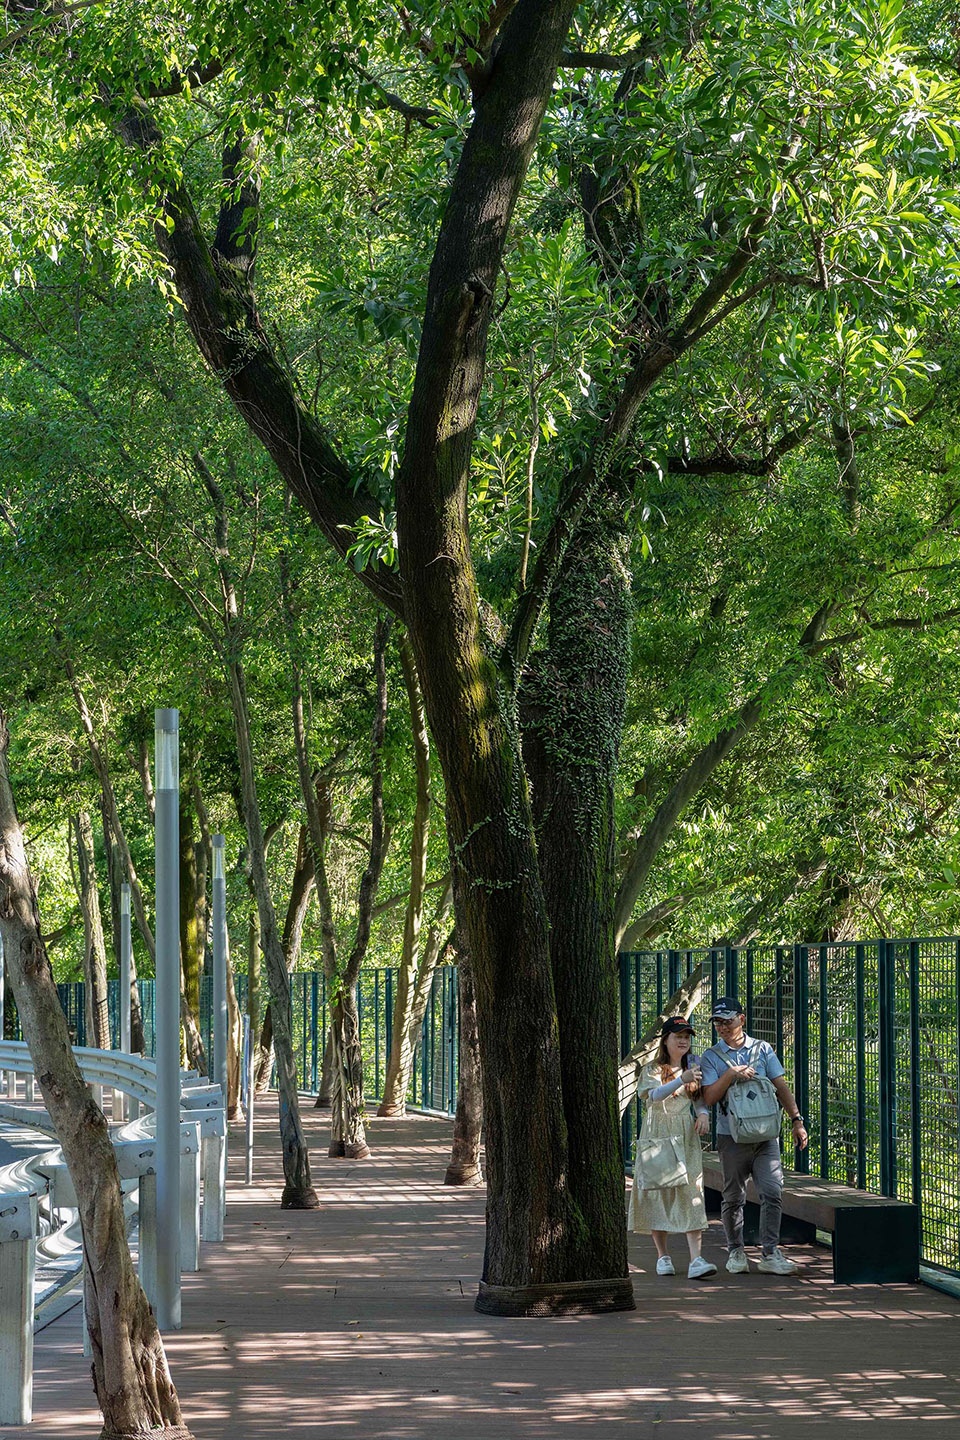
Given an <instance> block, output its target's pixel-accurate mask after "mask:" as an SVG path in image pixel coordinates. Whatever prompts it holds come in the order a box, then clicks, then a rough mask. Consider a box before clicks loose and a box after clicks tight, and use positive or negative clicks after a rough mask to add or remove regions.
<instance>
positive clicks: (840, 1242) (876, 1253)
mask: <svg viewBox="0 0 960 1440" xmlns="http://www.w3.org/2000/svg"><path fill="white" fill-rule="evenodd" d="M833 1278H834V1281H835V1282H836V1283H837V1284H838V1285H883V1284H896V1283H900V1284H909V1283H911V1282H913V1281H915V1280H919V1278H920V1213H919V1211H918V1210H917V1209H916V1208H915V1207H913V1206H906V1205H896V1206H895V1205H891V1206H890V1207H889V1208H886V1207H884V1206H876V1207H873V1206H870V1207H866V1206H865V1207H863V1208H860V1209H858V1208H856V1207H855V1206H850V1207H849V1208H838V1209H837V1211H836V1229H835V1230H834V1232H833Z"/></svg>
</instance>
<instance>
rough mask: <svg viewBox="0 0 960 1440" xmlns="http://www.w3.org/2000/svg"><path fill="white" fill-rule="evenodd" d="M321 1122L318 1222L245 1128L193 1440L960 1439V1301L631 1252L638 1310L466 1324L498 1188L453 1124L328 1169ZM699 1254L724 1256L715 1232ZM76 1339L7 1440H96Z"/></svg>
mask: <svg viewBox="0 0 960 1440" xmlns="http://www.w3.org/2000/svg"><path fill="white" fill-rule="evenodd" d="M304 1119H305V1123H306V1125H307V1126H308V1129H309V1133H310V1136H311V1144H312V1146H313V1154H312V1162H313V1164H314V1169H315V1179H316V1182H317V1184H318V1187H319V1190H320V1195H321V1202H322V1208H321V1209H320V1210H319V1211H285V1212H284V1211H281V1210H280V1209H279V1194H280V1186H279V1184H278V1177H279V1161H278V1154H277V1151H278V1142H277V1140H276V1137H275V1131H274V1124H275V1122H274V1116H273V1112H272V1109H270V1108H269V1107H268V1106H267V1105H264V1106H263V1107H262V1108H261V1113H260V1115H259V1116H258V1120H257V1133H258V1153H257V1156H256V1164H255V1170H254V1174H255V1184H254V1186H253V1187H251V1188H250V1189H249V1190H248V1189H246V1187H244V1186H243V1185H242V1184H241V1183H239V1182H240V1179H241V1176H242V1155H241V1153H240V1140H241V1133H240V1131H239V1129H238V1128H236V1127H235V1128H234V1131H233V1134H232V1137H231V1140H232V1145H233V1151H232V1154H231V1183H230V1187H229V1205H230V1209H229V1211H228V1216H227V1229H226V1238H225V1241H224V1243H223V1244H222V1245H212V1244H205V1245H204V1247H203V1258H202V1269H201V1270H200V1271H199V1272H198V1273H196V1274H189V1275H186V1276H185V1277H184V1296H183V1316H184V1329H183V1330H182V1331H180V1332H179V1333H177V1334H173V1335H168V1336H167V1337H166V1343H167V1351H168V1355H169V1359H170V1366H171V1369H172V1371H173V1375H174V1378H175V1381H176V1384H177V1387H178V1389H179V1392H180V1396H181V1401H182V1404H183V1408H184V1412H185V1416H186V1418H187V1419H188V1421H189V1423H190V1425H191V1427H192V1429H193V1432H194V1434H195V1436H196V1437H197V1440H270V1437H274V1436H276V1437H285V1436H288V1437H293V1440H311V1437H326V1436H330V1437H331V1440H332V1437H337V1440H354V1437H356V1440H374V1437H377V1440H476V1437H477V1436H478V1435H482V1436H483V1437H485V1440H514V1437H516V1440H556V1437H557V1436H569V1437H571V1440H574V1437H581V1436H582V1437H595V1440H601V1437H603V1440H613V1437H616V1440H620V1437H621V1435H623V1434H626V1435H628V1436H629V1435H634V1434H636V1435H638V1436H640V1435H648V1434H649V1435H650V1436H654V1437H656V1440H663V1436H664V1433H665V1431H667V1430H669V1429H670V1428H671V1427H676V1429H677V1431H678V1433H680V1432H682V1434H684V1435H691V1436H692V1435H693V1433H694V1432H698V1440H766V1437H769V1440H792V1437H794V1436H796V1437H800V1436H801V1435H806V1434H807V1433H808V1432H809V1431H810V1430H814V1429H815V1430H817V1431H818V1433H819V1432H822V1433H823V1434H824V1436H825V1437H826V1435H828V1434H832V1433H833V1431H834V1430H835V1429H836V1428H837V1427H838V1426H841V1425H842V1426H843V1429H844V1434H845V1437H846V1440H850V1436H851V1435H855V1436H857V1437H858V1440H859V1437H862V1440H867V1436H868V1433H869V1440H894V1435H895V1433H896V1436H897V1440H902V1427H903V1424H904V1422H905V1421H907V1422H911V1421H926V1422H933V1428H932V1429H930V1428H929V1427H928V1426H927V1425H924V1427H923V1433H925V1434H931V1435H940V1434H942V1435H943V1436H944V1437H946V1436H947V1435H951V1436H952V1435H953V1434H954V1433H958V1426H960V1382H958V1380H957V1378H956V1377H955V1376H954V1374H953V1373H952V1371H953V1368H954V1367H953V1364H952V1361H951V1360H950V1357H951V1356H953V1355H954V1354H955V1353H956V1347H957V1342H958V1340H960V1329H957V1328H955V1327H957V1326H960V1303H957V1302H955V1301H953V1300H951V1299H949V1298H948V1297H946V1296H943V1295H940V1294H937V1293H936V1292H934V1291H932V1290H929V1289H925V1288H923V1287H919V1286H910V1285H894V1286H886V1287H882V1288H878V1287H872V1286H863V1287H856V1288H853V1287H837V1286H835V1285H833V1284H832V1282H831V1278H830V1276H831V1270H830V1261H829V1254H828V1252H826V1251H823V1250H805V1249H803V1248H800V1247H793V1249H792V1252H791V1253H793V1254H794V1255H795V1256H796V1258H797V1259H798V1260H799V1261H800V1262H801V1264H802V1266H803V1269H802V1272H801V1274H800V1276H799V1277H798V1278H797V1279H780V1278H778V1277H774V1276H763V1275H758V1274H750V1275H747V1276H740V1277H730V1276H727V1275H726V1274H725V1273H724V1272H723V1271H722V1270H721V1273H720V1275H719V1276H718V1277H717V1279H716V1280H714V1281H711V1282H708V1283H706V1284H700V1285H699V1286H698V1285H697V1284H695V1283H691V1282H688V1281H687V1280H686V1279H685V1278H684V1275H683V1270H682V1268H681V1267H680V1266H679V1265H678V1270H680V1272H681V1273H680V1274H678V1276H677V1277H676V1278H675V1279H669V1280H665V1279H663V1278H659V1277H657V1276H656V1275H655V1274H654V1272H653V1259H654V1256H653V1251H652V1247H651V1245H650V1242H649V1241H648V1240H645V1239H644V1238H643V1237H639V1236H634V1237H631V1242H630V1255H631V1262H632V1271H633V1279H634V1284H635V1288H636V1294H637V1302H638V1309H637V1310H636V1311H635V1312H633V1313H619V1314H613V1315H603V1316H596V1317H592V1318H585V1317H568V1318H565V1319H562V1320H497V1319H488V1318H486V1317H481V1316H479V1315H477V1313H476V1311H475V1310H474V1308H473V1302H474V1297H475V1295H476V1290H477V1280H478V1277H479V1273H480V1265H481V1260H482V1255H483V1242H484V1228H483V1212H484V1192H483V1191H482V1190H477V1189H462V1190H461V1189H456V1188H451V1187H446V1186H444V1185H443V1184H442V1183H441V1182H442V1177H443V1172H444V1169H445V1166H446V1162H447V1158H448V1143H449V1128H450V1127H449V1125H448V1123H447V1122H444V1121H440V1120H435V1119H428V1118H424V1117H416V1116H413V1117H409V1118H408V1119H405V1120H396V1119H385V1118H384V1119H376V1120H375V1121H373V1122H372V1123H371V1127H370V1142H371V1145H372V1147H373V1155H372V1157H371V1159H370V1160H368V1161H364V1162H350V1161H344V1160H330V1159H328V1158H327V1157H326V1154H325V1150H326V1143H325V1142H326V1126H327V1119H326V1117H325V1116H323V1115H318V1114H316V1113H315V1112H313V1111H305V1115H304ZM673 1248H674V1257H675V1259H676V1260H679V1259H680V1256H681V1253H682V1246H681V1245H680V1244H675V1245H674V1247H673ZM706 1253H708V1254H710V1255H711V1256H712V1258H714V1259H716V1260H720V1259H721V1258H722V1257H721V1255H720V1251H719V1235H718V1232H717V1227H716V1226H714V1227H713V1228H712V1229H711V1232H710V1233H709V1235H708V1237H707V1241H706ZM79 1335H80V1331H79V1311H74V1312H72V1313H71V1314H70V1315H67V1316H64V1317H63V1318H62V1319H61V1320H60V1321H58V1322H56V1324H54V1325H52V1326H51V1327H50V1328H49V1329H48V1330H46V1331H44V1332H43V1334H42V1335H41V1336H40V1337H39V1338H38V1345H37V1356H36V1384H35V1413H36V1416H37V1420H36V1423H35V1424H34V1425H33V1426H32V1427H30V1429H29V1430H27V1429H21V1430H17V1429H16V1428H6V1429H4V1428H2V1427H0V1440H13V1437H16V1440H65V1437H68V1436H69V1437H74V1436H76V1437H82V1440H88V1437H89V1440H94V1437H95V1436H96V1435H97V1434H98V1432H99V1421H98V1417H97V1413H96V1411H95V1409H94V1407H93V1405H92V1403H91V1396H90V1387H89V1380H88V1374H87V1364H86V1362H85V1361H84V1360H83V1359H82V1356H81V1355H80V1352H79ZM938 1425H939V1427H940V1428H939V1429H938V1428H937V1427H938ZM868 1427H869V1431H868Z"/></svg>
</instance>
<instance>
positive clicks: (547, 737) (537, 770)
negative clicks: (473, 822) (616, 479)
mask: <svg viewBox="0 0 960 1440" xmlns="http://www.w3.org/2000/svg"><path fill="white" fill-rule="evenodd" d="M618 510H619V507H616V508H614V507H611V511H610V513H606V512H605V508H604V507H603V506H602V505H597V506H595V508H594V510H593V511H592V514H591V517H590V519H589V520H588V521H586V522H584V523H583V524H582V525H581V527H580V529H579V530H578V532H577V534H576V537H575V539H574V541H573V543H572V544H571V545H570V547H569V549H568V550H567V553H566V558H565V561H564V564H563V566H562V568H561V570H560V573H559V576H558V580H557V583H556V584H555V586H554V590H553V594H552V596H551V601H550V629H549V648H548V650H547V652H546V653H545V654H544V655H542V656H541V657H540V663H539V665H538V666H537V669H536V671H535V674H534V675H533V676H532V677H531V680H530V683H529V684H528V685H527V686H526V687H525V691H524V695H523V700H524V705H523V714H524V730H525V740H526V746H525V753H526V755H527V760H528V774H529V775H530V777H531V784H532V789H533V798H534V811H535V814H536V821H537V839H538V849H539V857H540V873H541V875H542V877H543V886H544V893H545V895H546V901H547V909H548V911H549V915H550V949H551V958H552V963H553V975H554V985H555V989H556V995H557V1019H558V1025H559V1032H560V1055H561V1076H562V1085H563V1108H564V1114H565V1116H566V1122H567V1143H568V1146H569V1171H568V1182H569V1186H570V1193H571V1196H572V1197H573V1200H574V1201H575V1203H576V1206H577V1210H578V1223H579V1224H581V1225H582V1227H583V1228H582V1234H581V1239H580V1243H579V1246H578V1249H577V1257H576V1261H575V1262H574V1263H575V1265H576V1266H577V1268H578V1270H579V1278H582V1279H586V1278H587V1277H588V1276H590V1275H594V1274H597V1273H598V1270H599V1269H600V1268H601V1267H603V1266H605V1265H609V1264H611V1263H613V1264H615V1265H617V1266H622V1267H623V1271H624V1273H626V1267H627V1254H626V1230H625V1227H624V1222H623V1157H622V1154H621V1147H620V1133H619V1130H620V1127H619V1116H618V1113H617V1063H618V1060H619V1039H618V1020H617V1012H618V981H617V960H616V948H615V945H614V901H615V881H614V873H615V853H614V840H615V824H614V811H613V797H614V785H615V781H616V772H617V761H618V757H619V751H620V736H621V734H622V730H623V710H624V704H625V700H626V685H627V676H628V673H629V635H630V606H629V576H628V573H627V571H626V568H625V566H624V563H623V555H622V551H623V548H624V547H623V542H622V540H619V539H617V538H616V521H617V520H618V519H619V513H618ZM611 1257H613V1258H611ZM615 1273H619V1272H618V1271H617V1272H615Z"/></svg>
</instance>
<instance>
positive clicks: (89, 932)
mask: <svg viewBox="0 0 960 1440" xmlns="http://www.w3.org/2000/svg"><path fill="white" fill-rule="evenodd" d="M70 823H71V829H72V831H73V839H74V847H75V853H76V857H77V892H78V895H79V899H80V909H81V912H82V914H83V978H84V981H85V986H84V990H85V999H86V1009H87V1014H86V1021H87V1044H88V1045H92V1046H93V1047H94V1048H95V1049H97V1050H109V1049H110V1011H109V1008H108V1005H107V951H106V946H105V944H104V939H103V921H102V919H101V916H100V890H99V886H98V885H97V868H96V860H95V857H94V851H93V826H92V825H91V824H90V816H89V814H88V813H87V811H86V810H78V811H77V813H76V815H74V816H73V817H72V820H71V822H70Z"/></svg>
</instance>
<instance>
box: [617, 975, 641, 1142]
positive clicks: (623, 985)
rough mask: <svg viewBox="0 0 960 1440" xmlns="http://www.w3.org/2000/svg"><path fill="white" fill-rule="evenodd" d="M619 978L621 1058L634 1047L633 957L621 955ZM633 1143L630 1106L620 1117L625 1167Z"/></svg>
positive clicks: (631, 1110) (631, 1106) (631, 1108)
mask: <svg viewBox="0 0 960 1440" xmlns="http://www.w3.org/2000/svg"><path fill="white" fill-rule="evenodd" d="M618 960H619V977H620V1056H621V1059H622V1058H623V1056H624V1055H627V1054H629V1052H630V1050H631V1049H632V1047H633V1039H632V1038H631V1034H630V992H631V990H632V988H633V987H632V986H631V984H630V979H631V976H630V966H631V963H632V964H633V965H636V963H637V962H636V959H635V958H634V957H633V956H632V955H624V954H622V953H621V954H620V955H619V957H618ZM632 1141H633V1105H632V1104H631V1105H628V1106H626V1108H625V1109H624V1112H623V1115H622V1116H621V1117H620V1143H621V1145H622V1147H623V1160H624V1164H625V1165H629V1164H630V1146H631V1143H632Z"/></svg>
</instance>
